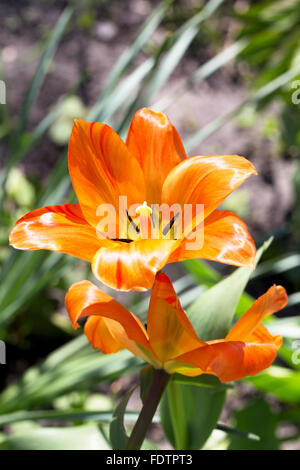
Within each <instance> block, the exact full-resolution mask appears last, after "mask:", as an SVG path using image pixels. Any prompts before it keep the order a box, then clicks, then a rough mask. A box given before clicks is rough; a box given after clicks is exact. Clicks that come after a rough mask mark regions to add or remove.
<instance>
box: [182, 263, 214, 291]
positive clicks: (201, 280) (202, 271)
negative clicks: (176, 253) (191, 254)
mask: <svg viewBox="0 0 300 470" xmlns="http://www.w3.org/2000/svg"><path fill="white" fill-rule="evenodd" d="M183 264H184V267H185V268H186V269H187V271H188V272H189V273H190V274H191V275H192V276H193V277H194V279H195V281H196V282H197V283H198V284H204V285H205V286H208V287H210V286H212V285H214V284H216V282H218V281H219V280H220V279H221V275H220V273H218V271H216V270H215V269H213V268H212V267H211V266H210V265H209V264H208V263H207V262H206V261H203V260H199V259H189V260H186V261H184V262H183Z"/></svg>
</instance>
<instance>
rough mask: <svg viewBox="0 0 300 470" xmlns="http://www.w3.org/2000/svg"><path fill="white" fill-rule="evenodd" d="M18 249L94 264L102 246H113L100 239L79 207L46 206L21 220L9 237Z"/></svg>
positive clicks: (75, 205)
mask: <svg viewBox="0 0 300 470" xmlns="http://www.w3.org/2000/svg"><path fill="white" fill-rule="evenodd" d="M9 242H10V244H11V245H12V246H13V247H15V248H18V249H19V250H39V249H44V250H52V251H59V252H62V253H67V254H69V255H72V256H76V257H77V258H82V259H84V260H87V261H91V260H92V258H93V256H94V255H95V253H96V252H97V250H99V248H100V247H107V246H111V245H113V244H114V243H113V242H111V241H109V240H101V239H99V238H98V237H97V235H96V232H95V229H94V228H93V227H91V226H90V225H89V224H88V223H87V221H86V220H85V218H84V217H83V214H82V212H81V209H80V207H79V205H77V204H65V205H62V206H47V207H43V208H41V209H36V210H34V211H32V212H29V213H28V214H26V215H25V216H24V217H22V218H21V219H19V220H18V222H17V223H16V225H15V226H14V228H13V229H12V231H11V232H10V235H9Z"/></svg>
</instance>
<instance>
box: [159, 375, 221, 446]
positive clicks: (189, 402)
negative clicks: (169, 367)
mask: <svg viewBox="0 0 300 470" xmlns="http://www.w3.org/2000/svg"><path fill="white" fill-rule="evenodd" d="M225 396H226V392H225V391H224V390H223V389H221V390H215V389H208V388H203V387H195V386H193V385H181V384H179V383H176V381H174V380H171V381H170V382H169V384H168V387H167V390H166V392H165V393H164V396H163V399H162V401H161V405H160V418H161V424H162V427H163V430H164V432H165V435H166V436H167V438H168V440H169V441H170V443H171V444H172V446H173V447H174V448H175V449H177V450H179V449H180V450H192V449H200V448H202V447H203V445H204V444H205V442H206V440H207V439H208V437H209V436H210V434H211V432H212V431H213V429H214V428H215V427H216V425H217V421H218V418H219V416H220V414H221V411H222V409H223V405H224V401H225Z"/></svg>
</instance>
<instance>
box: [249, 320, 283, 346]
mask: <svg viewBox="0 0 300 470" xmlns="http://www.w3.org/2000/svg"><path fill="white" fill-rule="evenodd" d="M247 342H249V343H274V344H275V345H276V347H277V349H279V348H280V346H281V345H282V336H280V335H276V336H273V335H271V333H270V332H269V331H268V330H267V329H266V328H265V327H264V326H263V325H258V326H257V327H256V328H255V330H254V331H253V333H251V335H250V336H248V337H247Z"/></svg>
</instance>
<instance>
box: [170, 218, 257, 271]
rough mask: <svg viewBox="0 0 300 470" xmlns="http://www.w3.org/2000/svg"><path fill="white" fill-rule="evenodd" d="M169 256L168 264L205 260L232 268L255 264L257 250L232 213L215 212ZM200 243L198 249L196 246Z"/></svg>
mask: <svg viewBox="0 0 300 470" xmlns="http://www.w3.org/2000/svg"><path fill="white" fill-rule="evenodd" d="M193 237H194V238H192V239H187V238H186V239H184V240H183V241H182V243H181V245H180V246H179V247H178V248H177V249H176V250H175V251H174V252H173V253H172V255H171V257H170V260H169V262H174V261H182V260H185V259H193V258H204V259H210V260H213V261H218V262H220V263H226V264H232V265H234V266H250V267H252V266H253V265H254V261H255V254H256V248H255V244H254V241H253V239H252V237H251V235H250V234H249V232H248V230H247V226H246V224H245V223H244V222H243V221H242V220H241V219H240V218H239V217H238V216H237V215H235V214H233V213H232V212H228V211H219V210H217V209H216V210H214V211H213V212H212V213H211V214H210V215H209V216H208V217H206V219H205V220H204V222H203V223H202V224H201V226H200V227H199V228H198V229H197V233H196V231H195V232H194V234H193ZM197 239H198V240H199V245H200V246H199V248H197V249H194V246H197Z"/></svg>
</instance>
